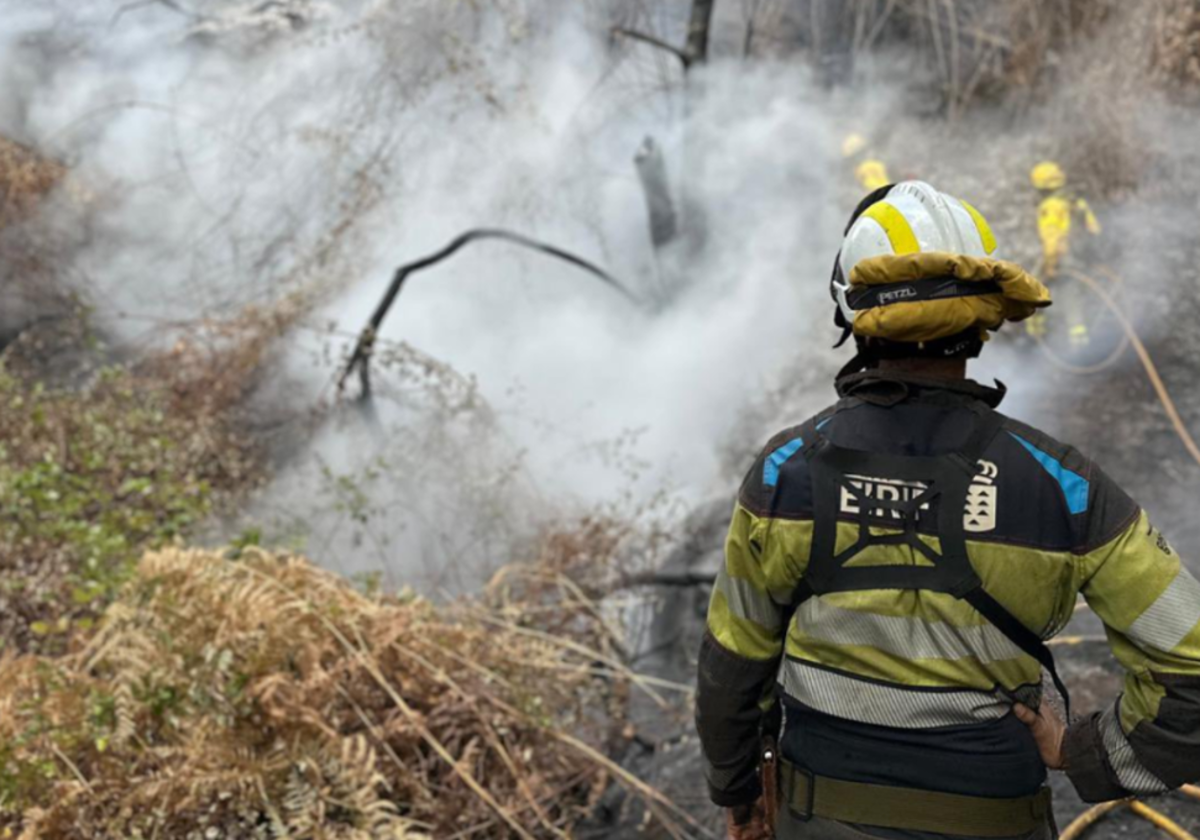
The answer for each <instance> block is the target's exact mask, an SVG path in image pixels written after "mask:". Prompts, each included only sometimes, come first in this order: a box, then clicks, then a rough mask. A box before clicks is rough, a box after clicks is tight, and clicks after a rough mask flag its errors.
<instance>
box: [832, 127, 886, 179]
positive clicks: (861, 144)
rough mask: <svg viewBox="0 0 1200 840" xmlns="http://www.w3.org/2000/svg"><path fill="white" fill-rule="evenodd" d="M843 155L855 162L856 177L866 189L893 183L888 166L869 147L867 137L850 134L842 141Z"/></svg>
mask: <svg viewBox="0 0 1200 840" xmlns="http://www.w3.org/2000/svg"><path fill="white" fill-rule="evenodd" d="M842 157H843V158H845V159H846V160H848V161H850V162H851V163H853V164H854V177H855V178H856V179H857V180H858V183H859V184H861V185H862V188H863V189H864V190H867V191H868V192H874V191H875V190H877V189H879V188H880V187H886V186H887V185H888V184H890V183H892V179H891V178H889V177H888V171H887V166H886V165H885V164H884V162H883V161H881V160H879V159H878V158H876V157H875V156H874V155H873V154H871V152H870V151H869V150H868V149H867V138H865V137H863V136H862V135H861V134H848V135H846V139H845V140H843V141H842Z"/></svg>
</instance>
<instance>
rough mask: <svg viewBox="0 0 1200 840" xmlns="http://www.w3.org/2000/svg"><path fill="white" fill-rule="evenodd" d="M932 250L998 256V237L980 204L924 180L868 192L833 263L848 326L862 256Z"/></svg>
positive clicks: (833, 288)
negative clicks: (852, 281)
mask: <svg viewBox="0 0 1200 840" xmlns="http://www.w3.org/2000/svg"><path fill="white" fill-rule="evenodd" d="M932 251H937V252H943V253H949V254H962V255H965V256H969V257H993V256H995V251H996V238H995V237H994V236H993V235H992V229H991V227H990V226H989V225H988V223H987V220H986V219H984V218H983V216H982V215H981V214H980V213H979V211H978V210H976V209H975V208H974V207H972V206H971V205H970V204H968V203H967V202H965V201H963V200H961V199H958V198H955V197H954V196H950V195H946V194H945V193H944V192H939V191H938V190H935V189H934V188H933V187H931V186H930V185H929V184H927V183H925V182H924V181H902V182H901V183H899V184H894V185H892V186H889V187H884V188H882V189H880V190H876V191H875V192H873V193H871V194H870V195H869V196H867V198H866V199H865V200H864V201H863V203H862V204H860V205H859V210H858V212H857V213H856V214H855V215H854V217H853V218H852V219H851V222H850V226H849V227H848V228H847V229H846V238H845V239H844V240H843V241H842V250H841V251H840V252H839V253H838V258H837V263H836V264H835V265H834V269H833V280H832V283H831V292H832V294H833V298H834V300H835V301H837V305H838V310H839V312H840V313H841V318H840V319H839V324H840V325H842V326H844V327H847V328H848V327H850V326H851V325H853V323H854V317H855V310H854V309H853V308H852V307H851V306H850V303H849V301H848V300H847V294H848V293H849V291H850V274H851V272H852V271H853V270H854V266H856V265H858V263H859V262H860V261H862V260H865V259H867V258H869V257H879V256H883V255H900V254H915V253H919V252H932ZM843 322H844V323H843Z"/></svg>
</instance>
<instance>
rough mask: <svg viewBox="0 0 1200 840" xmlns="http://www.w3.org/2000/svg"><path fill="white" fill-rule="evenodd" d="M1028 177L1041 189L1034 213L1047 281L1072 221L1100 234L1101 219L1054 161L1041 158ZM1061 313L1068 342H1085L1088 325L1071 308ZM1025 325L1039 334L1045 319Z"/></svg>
mask: <svg viewBox="0 0 1200 840" xmlns="http://www.w3.org/2000/svg"><path fill="white" fill-rule="evenodd" d="M1029 180H1030V181H1031V182H1032V183H1033V186H1034V188H1035V189H1037V190H1038V192H1039V193H1041V200H1040V201H1039V202H1038V215H1037V222H1038V236H1039V237H1040V238H1041V240H1042V259H1043V264H1042V279H1043V280H1046V281H1049V280H1053V279H1054V277H1055V276H1056V275H1057V274H1058V269H1059V266H1060V265H1061V264H1062V262H1063V260H1064V259H1065V258H1066V257H1067V254H1068V253H1069V251H1070V246H1071V226H1072V222H1073V221H1074V220H1075V219H1077V218H1078V219H1081V220H1082V221H1083V225H1084V227H1085V228H1086V229H1087V232H1088V233H1089V234H1090V235H1091V236H1099V235H1100V232H1101V228H1100V221H1099V220H1098V219H1097V218H1096V214H1095V213H1093V212H1092V208H1091V206H1090V205H1089V204H1088V203H1087V201H1086V200H1084V199H1083V198H1080V197H1079V196H1077V195H1075V194H1074V193H1073V192H1071V191H1070V190H1069V189H1068V188H1067V175H1066V173H1065V172H1063V169H1062V167H1061V166H1059V165H1058V164H1057V163H1055V162H1054V161H1052V160H1044V161H1042V162H1041V163H1039V164H1038V165H1037V166H1035V167H1033V169H1031V170H1030V172H1029ZM1066 309H1068V310H1070V309H1078V307H1066ZM1064 314H1066V315H1067V316H1068V317H1069V318H1070V320H1071V324H1070V336H1071V343H1072V344H1087V343H1088V340H1089V337H1088V328H1087V324H1086V323H1085V322H1084V320H1083V318H1082V317H1081V316H1080V317H1071V316H1072V315H1074V314H1075V313H1073V312H1065V313H1064ZM1026 328H1027V329H1028V331H1029V332H1030V333H1031V334H1034V335H1039V336H1040V335H1042V334H1043V333H1044V332H1045V324H1044V319H1031V320H1030V321H1029V322H1028V323H1027V325H1026Z"/></svg>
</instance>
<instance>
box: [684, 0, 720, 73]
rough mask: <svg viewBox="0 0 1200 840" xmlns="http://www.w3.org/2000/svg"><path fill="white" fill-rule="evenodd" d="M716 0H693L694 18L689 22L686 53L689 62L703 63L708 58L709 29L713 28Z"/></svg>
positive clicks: (690, 63)
mask: <svg viewBox="0 0 1200 840" xmlns="http://www.w3.org/2000/svg"><path fill="white" fill-rule="evenodd" d="M716 6H717V2H716V0H693V2H692V19H691V22H690V23H689V24H688V37H687V46H686V47H684V53H685V54H686V55H687V57H688V64H689V65H692V64H703V63H704V62H705V61H707V60H708V42H709V31H710V30H711V29H712V16H713V10H714V9H715V8H716Z"/></svg>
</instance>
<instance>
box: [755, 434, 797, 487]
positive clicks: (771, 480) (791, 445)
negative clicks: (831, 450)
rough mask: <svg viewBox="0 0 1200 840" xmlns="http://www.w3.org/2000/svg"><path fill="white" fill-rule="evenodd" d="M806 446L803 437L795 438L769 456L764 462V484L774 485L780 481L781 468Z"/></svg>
mask: <svg viewBox="0 0 1200 840" xmlns="http://www.w3.org/2000/svg"><path fill="white" fill-rule="evenodd" d="M802 446H804V439H803V438H793V439H792V440H789V441H788V442H787V443H785V444H784V445H783V446H781V447H779V448H778V449H776V450H775V451H774V452H772V453H771V454H770V455H768V456H767V460H766V461H765V462H764V463H763V484H765V485H767V486H768V487H774V486H775V485H776V484H778V483H779V469H780V468H781V467H782V466H783V465H784V464H786V463H787V460H788V458H791V457H792V456H793V455H795V454H796V453H797V452H799V451H800V447H802Z"/></svg>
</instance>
